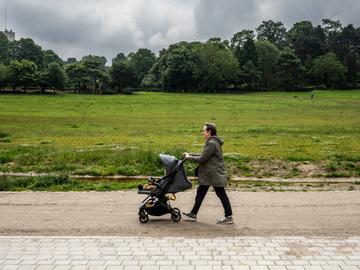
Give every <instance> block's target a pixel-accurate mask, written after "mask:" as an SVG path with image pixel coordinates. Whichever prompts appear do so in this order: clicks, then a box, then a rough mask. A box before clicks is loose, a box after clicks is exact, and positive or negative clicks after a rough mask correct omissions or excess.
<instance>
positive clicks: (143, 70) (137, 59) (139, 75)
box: [127, 48, 156, 86]
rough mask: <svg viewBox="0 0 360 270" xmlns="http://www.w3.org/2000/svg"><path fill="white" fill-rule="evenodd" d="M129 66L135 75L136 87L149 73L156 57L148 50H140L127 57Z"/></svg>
mask: <svg viewBox="0 0 360 270" xmlns="http://www.w3.org/2000/svg"><path fill="white" fill-rule="evenodd" d="M127 58H128V61H129V64H130V65H131V66H132V67H133V69H134V73H135V75H136V79H137V82H136V85H137V86H139V85H140V83H141V81H142V80H143V78H144V77H145V75H146V74H147V73H148V72H149V71H150V69H151V67H152V66H153V65H154V63H155V60H156V55H155V54H154V53H153V52H152V51H150V50H149V49H144V48H141V49H139V50H138V51H137V52H135V53H130V54H129V55H128V57H127Z"/></svg>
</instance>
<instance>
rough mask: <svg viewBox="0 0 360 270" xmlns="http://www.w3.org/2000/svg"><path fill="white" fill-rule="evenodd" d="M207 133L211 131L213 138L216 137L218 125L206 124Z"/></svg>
mask: <svg viewBox="0 0 360 270" xmlns="http://www.w3.org/2000/svg"><path fill="white" fill-rule="evenodd" d="M205 127H206V131H210V134H211V136H216V125H215V124H214V123H205Z"/></svg>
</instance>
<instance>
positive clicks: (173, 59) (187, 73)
mask: <svg viewBox="0 0 360 270" xmlns="http://www.w3.org/2000/svg"><path fill="white" fill-rule="evenodd" d="M197 46H201V43H200V42H192V43H188V42H179V43H176V44H172V45H170V47H169V48H168V49H166V50H165V49H164V50H162V51H160V55H159V57H158V59H157V60H156V62H155V64H154V66H153V68H152V69H151V74H152V77H153V78H155V79H156V80H158V81H159V82H160V85H161V87H162V88H163V89H164V90H169V91H172V90H176V91H179V90H185V91H189V90H194V89H196V88H197V86H198V84H199V74H200V73H199V61H200V58H199V54H198V53H196V47H197Z"/></svg>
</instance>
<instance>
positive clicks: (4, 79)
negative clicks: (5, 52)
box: [0, 63, 9, 90]
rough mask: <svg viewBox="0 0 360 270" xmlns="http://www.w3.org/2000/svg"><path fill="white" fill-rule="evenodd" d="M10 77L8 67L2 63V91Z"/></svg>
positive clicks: (0, 69) (0, 79) (0, 77)
mask: <svg viewBox="0 0 360 270" xmlns="http://www.w3.org/2000/svg"><path fill="white" fill-rule="evenodd" d="M8 76H9V71H8V68H7V66H5V65H4V64H1V63H0V90H1V89H2V88H3V87H5V86H6V84H7V80H8Z"/></svg>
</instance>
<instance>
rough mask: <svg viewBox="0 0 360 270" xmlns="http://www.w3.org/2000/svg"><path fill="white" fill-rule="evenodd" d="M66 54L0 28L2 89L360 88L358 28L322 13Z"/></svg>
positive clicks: (88, 90)
mask: <svg viewBox="0 0 360 270" xmlns="http://www.w3.org/2000/svg"><path fill="white" fill-rule="evenodd" d="M106 63H107V59H106V58H105V57H103V56H96V55H87V56H84V57H83V58H82V59H80V60H77V59H75V58H68V59H67V60H66V61H63V60H62V59H61V58H60V57H59V56H58V55H57V54H56V53H55V52H54V51H52V50H43V49H42V48H41V47H40V46H39V45H37V44H35V42H34V41H33V40H32V39H30V38H22V39H20V40H18V41H17V40H15V41H12V42H10V41H8V39H7V38H6V37H5V36H4V35H3V34H0V89H4V88H6V87H10V88H12V89H13V90H14V91H15V90H16V89H18V88H22V89H26V88H40V89H41V90H42V91H45V90H46V89H66V88H70V89H73V90H74V91H76V92H80V93H94V94H103V93H106V92H112V93H124V92H128V91H132V89H143V90H149V91H152V90H156V91H159V90H161V91H184V92H197V91H209V92H216V91H228V92H229V91H239V90H243V89H245V90H284V91H292V90H300V89H305V88H309V89H311V88H313V87H317V88H360V28H355V27H354V26H353V25H352V24H349V25H347V26H343V25H342V24H341V22H340V21H333V20H330V19H323V20H322V24H320V25H313V24H312V23H311V22H310V21H301V22H297V23H295V24H294V25H293V26H292V28H291V29H289V30H288V29H286V28H285V26H284V24H283V23H282V22H280V21H277V22H274V21H272V20H268V21H263V22H262V23H261V24H260V25H259V26H258V27H257V28H256V29H255V31H254V30H247V29H245V30H242V31H240V32H237V33H235V34H234V35H233V37H232V38H231V39H229V40H226V39H221V38H217V37H215V38H210V39H209V40H208V41H206V42H200V41H197V42H186V41H183V42H179V43H176V44H171V45H170V46H169V47H168V48H166V49H162V50H161V51H160V52H159V55H158V56H157V55H155V54H154V53H153V52H152V51H151V50H149V49H146V48H141V49H139V50H137V51H136V52H131V53H129V54H127V55H125V54H124V53H119V54H118V55H116V57H114V58H113V59H112V63H111V66H107V65H106Z"/></svg>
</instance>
